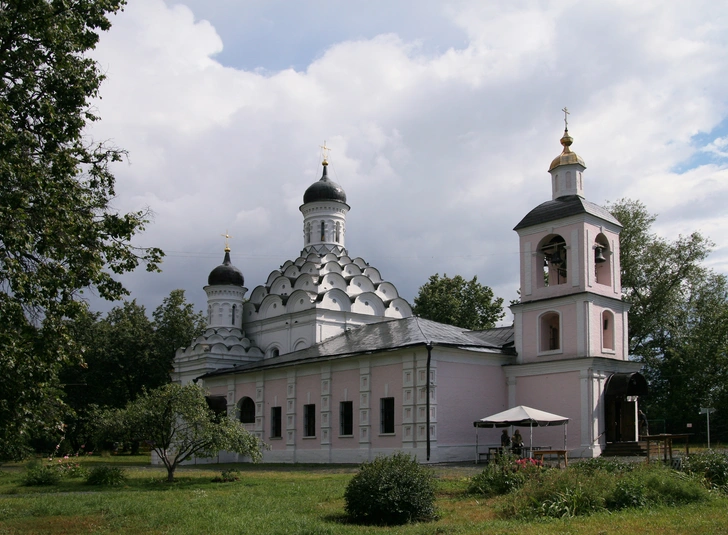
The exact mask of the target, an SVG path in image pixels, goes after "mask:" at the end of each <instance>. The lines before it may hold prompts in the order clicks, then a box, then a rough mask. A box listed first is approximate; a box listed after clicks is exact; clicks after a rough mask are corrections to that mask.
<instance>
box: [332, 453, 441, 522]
mask: <svg viewBox="0 0 728 535" xmlns="http://www.w3.org/2000/svg"><path fill="white" fill-rule="evenodd" d="M344 500H345V501H346V514H347V515H348V516H349V518H350V519H351V520H352V521H353V522H357V523H363V524H383V525H393V524H405V523H407V522H414V521H423V520H432V519H434V518H435V480H434V477H433V475H432V473H431V472H430V470H429V469H427V468H425V467H423V466H420V465H419V464H418V463H417V459H416V458H415V457H413V456H411V455H409V454H406V453H401V452H398V453H395V454H393V455H391V456H389V457H377V458H376V459H374V460H373V461H371V462H367V463H364V464H362V465H361V467H360V468H359V472H358V473H357V474H356V475H355V476H354V477H353V478H352V480H351V481H350V482H349V484H348V485H347V487H346V491H345V492H344Z"/></svg>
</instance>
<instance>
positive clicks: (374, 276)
mask: <svg viewBox="0 0 728 535" xmlns="http://www.w3.org/2000/svg"><path fill="white" fill-rule="evenodd" d="M363 273H364V275H366V276H367V277H369V279H370V280H371V281H372V282H373V283H374V284H377V283H378V282H382V275H381V274H380V273H379V270H378V269H377V268H375V267H372V266H367V267H365V268H364V271H363Z"/></svg>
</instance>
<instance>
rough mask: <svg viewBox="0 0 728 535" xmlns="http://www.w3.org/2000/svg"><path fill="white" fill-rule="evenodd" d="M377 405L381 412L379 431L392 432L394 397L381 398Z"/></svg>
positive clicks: (383, 432)
mask: <svg viewBox="0 0 728 535" xmlns="http://www.w3.org/2000/svg"><path fill="white" fill-rule="evenodd" d="M379 407H380V413H381V414H380V420H379V432H380V433H382V434H388V433H394V398H381V399H380V400H379Z"/></svg>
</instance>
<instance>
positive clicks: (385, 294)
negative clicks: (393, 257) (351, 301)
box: [375, 282, 399, 303]
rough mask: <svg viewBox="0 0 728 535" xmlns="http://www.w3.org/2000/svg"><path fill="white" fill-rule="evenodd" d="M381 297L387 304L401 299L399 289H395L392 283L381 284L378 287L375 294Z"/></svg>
mask: <svg viewBox="0 0 728 535" xmlns="http://www.w3.org/2000/svg"><path fill="white" fill-rule="evenodd" d="M375 293H376V294H377V295H378V296H379V297H381V298H382V301H384V302H385V303H387V302H389V301H391V300H392V299H396V298H397V297H399V293H398V292H397V288H395V287H394V284H392V283H391V282H380V283H379V284H378V285H377V290H376V292H375Z"/></svg>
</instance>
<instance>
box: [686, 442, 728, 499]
mask: <svg viewBox="0 0 728 535" xmlns="http://www.w3.org/2000/svg"><path fill="white" fill-rule="evenodd" d="M682 469H683V470H684V471H685V472H686V473H688V474H693V475H696V476H698V477H700V478H702V479H703V480H704V481H705V483H706V485H707V486H708V487H709V488H718V489H722V490H724V491H728V455H727V454H725V453H721V452H717V451H713V450H710V451H704V452H700V453H693V454H691V455H688V456H687V457H684V458H683V466H682Z"/></svg>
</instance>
